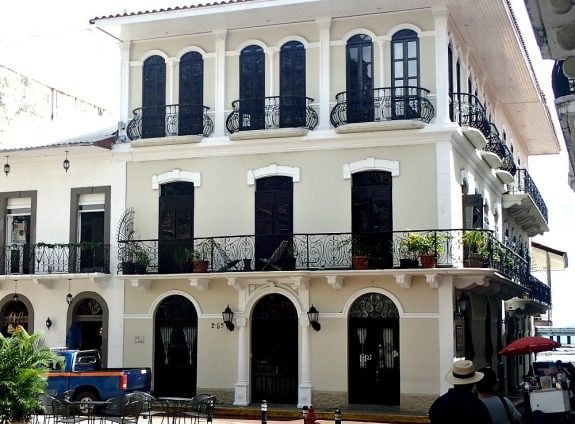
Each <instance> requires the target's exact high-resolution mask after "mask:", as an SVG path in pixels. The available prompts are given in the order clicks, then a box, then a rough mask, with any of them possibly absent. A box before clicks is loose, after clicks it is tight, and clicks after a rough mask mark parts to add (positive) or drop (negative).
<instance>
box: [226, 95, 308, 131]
mask: <svg viewBox="0 0 575 424" xmlns="http://www.w3.org/2000/svg"><path fill="white" fill-rule="evenodd" d="M312 103H313V99H311V98H309V97H303V96H270V97H263V98H253V99H239V100H235V101H233V102H232V107H233V111H232V112H231V113H230V114H229V115H228V118H227V120H226V128H227V129H228V131H229V133H230V134H231V136H230V138H231V139H240V138H271V137H289V136H301V135H305V134H307V132H308V131H310V130H313V129H314V128H315V127H316V126H317V122H318V117H317V112H316V111H315V109H314V108H313V107H312ZM261 130H268V131H261ZM248 131H259V132H258V133H253V132H250V133H247V132H248ZM242 133H244V134H243V135H242Z"/></svg>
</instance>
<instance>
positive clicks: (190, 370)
mask: <svg viewBox="0 0 575 424" xmlns="http://www.w3.org/2000/svg"><path fill="white" fill-rule="evenodd" d="M154 326H155V328H154V334H155V336H154V338H155V342H154V370H153V373H152V375H153V377H154V393H155V394H156V395H158V396H178V397H192V396H194V395H195V394H196V379H197V333H198V314H197V312H196V309H195V308H194V305H193V304H192V302H190V301H189V300H187V299H186V298H184V297H183V296H169V297H167V298H166V299H164V300H163V301H162V303H160V305H159V306H158V309H157V311H156V317H155V322H154Z"/></svg>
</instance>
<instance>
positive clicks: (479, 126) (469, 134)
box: [450, 93, 491, 150]
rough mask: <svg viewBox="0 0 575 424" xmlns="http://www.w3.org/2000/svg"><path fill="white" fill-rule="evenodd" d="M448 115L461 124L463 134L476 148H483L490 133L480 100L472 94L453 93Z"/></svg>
mask: <svg viewBox="0 0 575 424" xmlns="http://www.w3.org/2000/svg"><path fill="white" fill-rule="evenodd" d="M450 108H451V109H450V115H451V117H452V120H453V121H454V122H457V123H458V124H459V125H460V126H461V130H462V132H463V135H464V136H465V137H466V138H467V139H468V140H469V141H470V142H471V144H473V146H474V147H475V148H477V149H480V150H481V149H483V148H484V147H485V145H486V144H487V139H488V137H489V135H490V134H491V123H490V122H489V120H488V119H487V112H486V110H485V107H484V106H483V104H482V103H481V101H480V100H479V99H478V98H477V96H474V95H473V94H467V93H453V95H452V99H451V105H450Z"/></svg>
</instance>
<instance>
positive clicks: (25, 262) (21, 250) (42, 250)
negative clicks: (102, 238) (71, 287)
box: [0, 242, 110, 275]
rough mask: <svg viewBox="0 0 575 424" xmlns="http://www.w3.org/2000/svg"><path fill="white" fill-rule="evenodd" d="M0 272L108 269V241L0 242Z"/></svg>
mask: <svg viewBox="0 0 575 424" xmlns="http://www.w3.org/2000/svg"><path fill="white" fill-rule="evenodd" d="M1 248H2V250H1V252H2V255H1V256H0V274H2V275H11V274H14V275H18V274H35V275H38V274H78V273H104V274H109V273H110V245H109V244H104V243H99V242H81V243H53V244H52V243H36V244H29V243H26V244H12V245H9V246H2V247H1Z"/></svg>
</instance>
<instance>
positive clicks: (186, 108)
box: [178, 52, 204, 135]
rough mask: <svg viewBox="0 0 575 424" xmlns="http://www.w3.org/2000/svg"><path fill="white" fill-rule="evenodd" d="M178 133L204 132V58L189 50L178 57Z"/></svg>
mask: <svg viewBox="0 0 575 424" xmlns="http://www.w3.org/2000/svg"><path fill="white" fill-rule="evenodd" d="M179 99H180V100H179V103H180V106H179V116H178V134H179V135H201V134H203V132H204V123H203V110H204V59H203V58H202V55H201V54H199V53H198V52H189V53H186V54H185V55H183V56H182V58H181V59H180V93H179Z"/></svg>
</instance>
